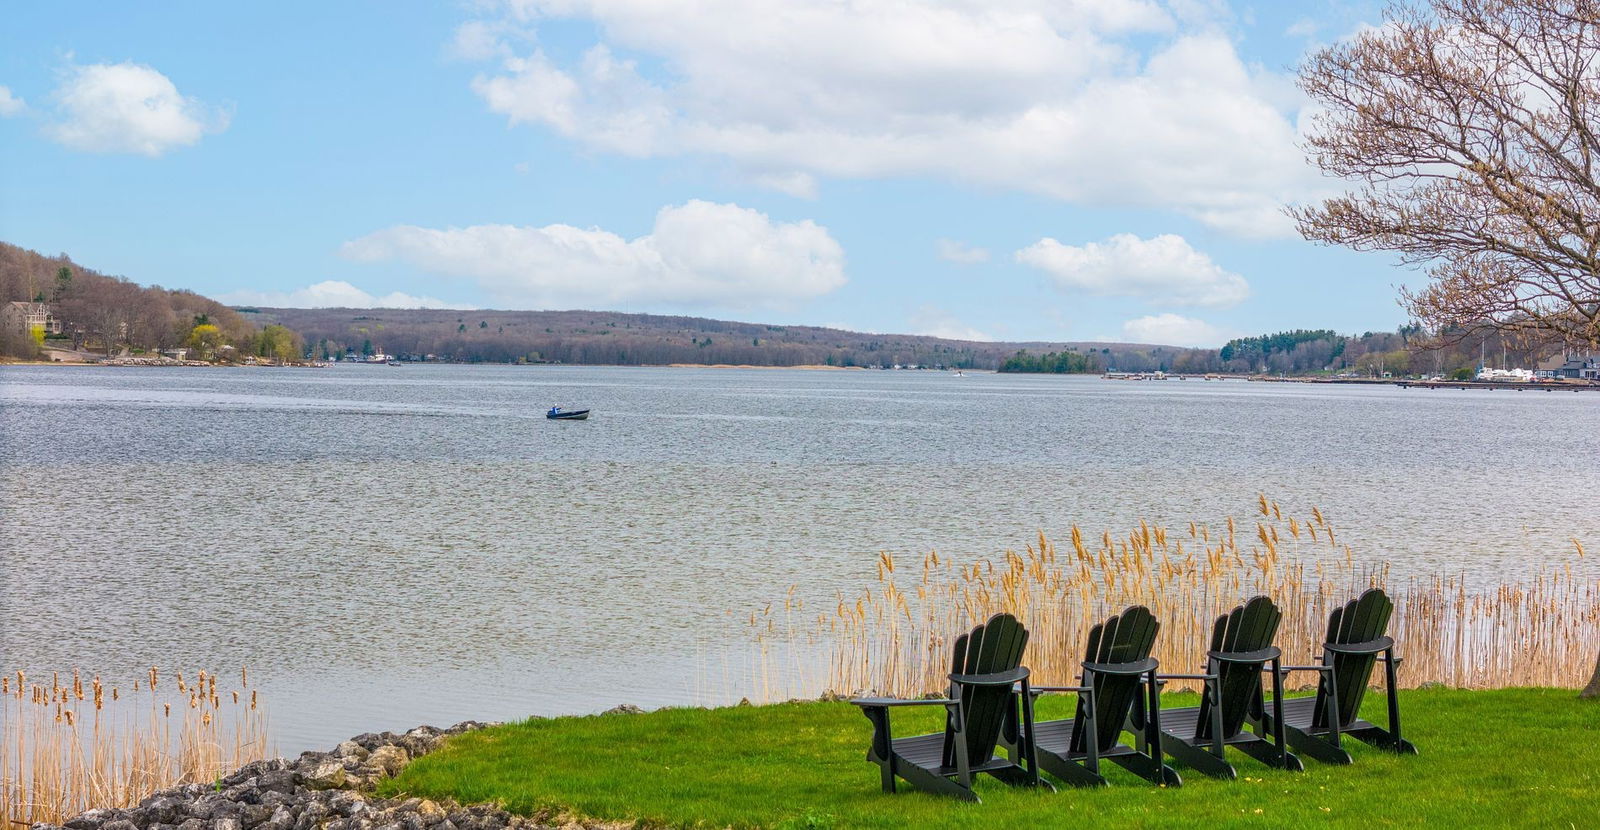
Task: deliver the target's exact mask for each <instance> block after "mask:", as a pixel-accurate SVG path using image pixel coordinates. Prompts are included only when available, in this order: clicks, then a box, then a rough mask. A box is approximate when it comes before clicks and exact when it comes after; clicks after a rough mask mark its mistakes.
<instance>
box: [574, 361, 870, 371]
mask: <svg viewBox="0 0 1600 830" xmlns="http://www.w3.org/2000/svg"><path fill="white" fill-rule="evenodd" d="M573 365H578V364H573ZM594 365H600V364H594ZM666 368H668V369H814V370H815V369H823V370H841V371H843V370H851V371H862V372H864V371H866V370H867V367H865V366H827V365H824V364H821V363H802V364H799V365H797V366H757V365H754V364H751V363H668V364H666Z"/></svg>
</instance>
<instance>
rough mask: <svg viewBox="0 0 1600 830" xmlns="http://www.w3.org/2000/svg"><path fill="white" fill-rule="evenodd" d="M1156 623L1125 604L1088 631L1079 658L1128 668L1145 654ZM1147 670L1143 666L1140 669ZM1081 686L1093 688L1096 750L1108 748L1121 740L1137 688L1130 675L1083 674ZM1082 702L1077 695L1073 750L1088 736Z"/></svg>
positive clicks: (1147, 614)
mask: <svg viewBox="0 0 1600 830" xmlns="http://www.w3.org/2000/svg"><path fill="white" fill-rule="evenodd" d="M1160 629H1161V624H1160V623H1158V622H1156V617H1155V615H1154V614H1152V613H1150V609H1148V608H1146V607H1144V606H1143V605H1134V606H1130V607H1128V608H1126V609H1124V610H1123V612H1122V613H1121V614H1114V615H1112V616H1111V617H1110V618H1109V619H1107V620H1106V621H1105V622H1103V623H1097V624H1096V625H1095V627H1094V628H1092V629H1090V630H1089V647H1088V648H1087V649H1085V651H1084V659H1083V662H1084V663H1086V664H1091V665H1100V666H1108V667H1110V666H1114V667H1118V668H1130V667H1134V666H1135V664H1138V663H1142V662H1144V661H1146V660H1147V659H1148V658H1149V657H1150V650H1151V648H1152V647H1154V646H1155V643H1156V632H1157V631H1159V630H1160ZM1145 670H1146V671H1148V670H1149V669H1145ZM1082 685H1085V686H1091V687H1093V688H1094V704H1095V706H1094V716H1095V732H1096V735H1095V739H1096V744H1097V748H1098V749H1099V751H1101V752H1105V751H1107V750H1110V749H1111V748H1112V747H1114V746H1116V745H1117V742H1118V741H1119V740H1121V737H1122V728H1123V725H1124V724H1125V723H1126V722H1127V720H1128V714H1129V712H1130V711H1131V710H1132V708H1133V704H1134V701H1135V700H1137V699H1138V697H1139V692H1140V689H1141V686H1140V678H1139V676H1138V675H1136V674H1106V673H1103V672H1096V671H1090V670H1088V669H1085V670H1084V672H1083V681H1082ZM1087 715H1088V711H1087V704H1086V703H1085V702H1084V699H1083V697H1082V696H1079V698H1078V713H1077V716H1076V718H1075V720H1074V723H1073V727H1072V743H1071V744H1070V746H1071V748H1072V751H1073V752H1087V751H1088V749H1089V735H1088V731H1089V730H1088V723H1087V720H1088V719H1087V717H1086V716H1087Z"/></svg>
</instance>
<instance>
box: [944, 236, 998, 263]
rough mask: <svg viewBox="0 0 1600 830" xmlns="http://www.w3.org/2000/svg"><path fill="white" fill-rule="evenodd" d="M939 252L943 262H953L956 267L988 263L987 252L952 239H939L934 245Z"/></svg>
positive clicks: (985, 249)
mask: <svg viewBox="0 0 1600 830" xmlns="http://www.w3.org/2000/svg"><path fill="white" fill-rule="evenodd" d="M934 247H935V248H936V249H937V250H938V252H939V258H940V259H942V260H944V261H945V262H954V263H957V264H958V265H976V264H978V263H980V262H988V261H989V250H988V249H987V248H978V247H974V246H972V245H968V244H967V243H965V242H957V241H956V240H954V239H941V240H939V241H938V242H936V243H934Z"/></svg>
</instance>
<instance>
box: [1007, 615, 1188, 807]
mask: <svg viewBox="0 0 1600 830" xmlns="http://www.w3.org/2000/svg"><path fill="white" fill-rule="evenodd" d="M1160 628H1161V626H1160V624H1159V623H1157V622H1156V618H1155V615H1153V614H1151V613H1150V609H1148V608H1146V607H1144V606H1143V605H1135V606H1132V607H1130V608H1127V609H1126V610H1124V611H1123V612H1122V613H1121V614H1116V615H1113V616H1112V617H1111V618H1109V619H1107V620H1106V621H1105V622H1103V623H1099V624H1097V625H1096V626H1095V627H1094V628H1093V629H1091V630H1090V631H1089V646H1088V648H1087V649H1086V650H1085V652H1084V661H1083V674H1082V675H1081V678H1080V685H1077V686H1035V687H1033V693H1034V694H1043V693H1046V692H1077V693H1078V708H1077V711H1076V712H1075V713H1074V715H1073V717H1072V719H1070V720H1057V721H1046V722H1044V723H1037V724H1034V728H1033V735H1034V741H1035V750H1036V752H1037V754H1038V756H1039V765H1040V766H1041V767H1043V768H1044V770H1045V772H1048V773H1050V774H1051V775H1054V776H1056V777H1057V778H1060V779H1061V780H1063V781H1066V782H1068V783H1070V784H1075V785H1077V786H1088V787H1094V786H1103V785H1104V784H1105V783H1106V779H1105V777H1104V776H1102V775H1101V774H1100V762H1101V761H1102V760H1106V761H1111V762H1113V763H1115V764H1117V765H1118V766H1121V767H1123V768H1125V769H1127V770H1129V771H1131V772H1133V773H1134V774H1136V775H1139V776H1141V777H1143V778H1145V779H1147V780H1149V781H1150V782H1152V783H1155V784H1166V785H1168V786H1172V787H1176V786H1179V785H1181V784H1182V783H1183V779H1182V778H1180V777H1179V776H1178V772H1177V770H1174V769H1173V768H1172V767H1169V766H1167V765H1166V764H1165V763H1163V762H1162V753H1161V732H1160V730H1161V711H1160V699H1159V697H1158V693H1159V687H1158V686H1157V682H1156V669H1157V667H1158V664H1157V663H1156V660H1155V658H1154V657H1151V656H1150V649H1151V647H1153V646H1154V645H1155V642H1156V632H1157V631H1158V630H1160ZM1136 722H1137V723H1136ZM1124 729H1127V730H1128V731H1131V732H1134V733H1135V734H1136V735H1138V739H1137V740H1136V741H1135V745H1134V746H1128V745H1127V744H1124V743H1122V732H1123V730H1124Z"/></svg>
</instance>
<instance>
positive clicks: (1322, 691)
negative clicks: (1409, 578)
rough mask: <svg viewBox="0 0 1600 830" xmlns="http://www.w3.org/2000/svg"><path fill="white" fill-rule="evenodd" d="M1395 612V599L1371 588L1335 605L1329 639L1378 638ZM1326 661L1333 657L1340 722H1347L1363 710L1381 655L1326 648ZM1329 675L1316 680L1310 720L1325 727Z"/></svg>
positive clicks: (1346, 642)
mask: <svg viewBox="0 0 1600 830" xmlns="http://www.w3.org/2000/svg"><path fill="white" fill-rule="evenodd" d="M1393 615H1394V603H1393V602H1391V601H1390V600H1389V597H1388V595H1387V594H1385V593H1384V592H1383V591H1382V590H1380V589H1378V588H1369V589H1367V590H1366V591H1363V592H1362V594H1361V596H1359V597H1356V598H1355V599H1353V600H1350V601H1349V602H1347V603H1345V604H1344V605H1343V606H1341V607H1339V608H1335V609H1333V613H1332V614H1330V615H1329V616H1328V638H1327V642H1329V643H1332V644H1334V645H1354V644H1356V643H1366V642H1370V641H1372V640H1376V639H1378V638H1379V637H1382V636H1384V635H1386V634H1387V633H1388V629H1389V618H1390V617H1391V616H1393ZM1322 659H1323V661H1324V662H1327V661H1328V660H1332V665H1333V676H1334V682H1335V683H1336V684H1337V687H1338V690H1339V725H1340V726H1341V727H1343V726H1348V725H1349V724H1350V723H1351V721H1354V720H1355V719H1356V714H1357V713H1358V712H1360V711H1361V699H1362V698H1363V697H1365V696H1366V693H1367V686H1368V685H1369V684H1370V683H1371V681H1372V667H1373V665H1374V664H1376V663H1377V661H1378V658H1377V656H1376V655H1372V654H1339V653H1336V652H1327V651H1325V652H1323V657H1322ZM1328 702H1329V701H1328V678H1327V677H1326V676H1324V677H1323V678H1322V681H1321V682H1320V683H1318V684H1317V703H1316V708H1315V709H1314V710H1313V711H1312V716H1311V724H1312V725H1313V726H1315V727H1319V728H1326V727H1327V726H1328V725H1329V724H1328V714H1329V710H1330V709H1331V708H1332V707H1330V706H1329V705H1328Z"/></svg>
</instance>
